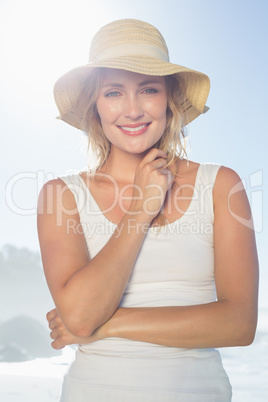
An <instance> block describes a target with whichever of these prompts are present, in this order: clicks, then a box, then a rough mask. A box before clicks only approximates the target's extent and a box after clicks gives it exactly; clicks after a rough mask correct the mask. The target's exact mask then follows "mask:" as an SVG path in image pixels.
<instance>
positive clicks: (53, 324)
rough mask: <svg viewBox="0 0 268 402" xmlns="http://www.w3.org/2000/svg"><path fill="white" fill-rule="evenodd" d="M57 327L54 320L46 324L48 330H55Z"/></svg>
mask: <svg viewBox="0 0 268 402" xmlns="http://www.w3.org/2000/svg"><path fill="white" fill-rule="evenodd" d="M58 326H59V324H58V322H57V320H55V319H54V318H53V319H52V320H50V321H49V323H48V327H49V328H50V329H55V328H57V327H58Z"/></svg>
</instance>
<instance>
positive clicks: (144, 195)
mask: <svg viewBox="0 0 268 402" xmlns="http://www.w3.org/2000/svg"><path fill="white" fill-rule="evenodd" d="M166 158H167V155H166V154H165V152H164V151H162V150H160V149H156V148H153V149H151V150H150V151H149V152H148V153H147V154H146V156H145V157H144V158H143V160H142V161H141V162H140V163H139V165H138V167H137V169H136V174H135V180H134V191H133V196H132V203H131V206H130V209H129V212H130V213H140V212H145V214H146V215H148V216H150V219H151V220H153V218H154V217H155V216H156V215H157V214H158V213H159V211H160V209H161V207H162V205H163V203H164V200H165V197H166V193H167V191H168V190H169V189H170V187H171V186H172V183H173V181H174V175H173V174H172V173H171V171H170V170H169V169H167V168H166V167H165V166H166V163H167V162H166Z"/></svg>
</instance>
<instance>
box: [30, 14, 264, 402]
mask: <svg viewBox="0 0 268 402" xmlns="http://www.w3.org/2000/svg"><path fill="white" fill-rule="evenodd" d="M209 86H210V83H209V78H208V77H207V76H206V75H205V74H202V73H199V72H197V71H193V70H191V69H188V68H186V67H182V66H180V65H176V64H172V63H170V61H169V56H168V50H167V47H166V44H165V41H164V39H163V37H162V36H161V34H160V33H159V31H158V30H157V29H156V28H155V27H153V26H152V25H150V24H147V23H145V22H142V21H137V20H131V19H130V20H128V19H127V20H119V21H114V22H112V23H110V24H108V25H106V26H104V27H103V28H102V29H101V30H100V31H99V32H98V33H97V34H96V36H95V37H94V39H93V41H92V45H91V50H90V60H89V63H88V64H87V65H85V66H81V67H77V68H75V69H73V70H71V71H69V72H68V73H66V74H65V75H64V76H62V77H61V78H60V79H59V80H58V81H57V82H56V84H55V88H54V93H55V100H56V103H57V106H58V109H59V112H60V118H61V119H62V120H63V121H65V122H67V123H68V124H71V125H72V126H74V127H76V128H78V129H81V130H83V131H85V132H86V133H87V135H88V140H89V148H90V151H91V155H92V154H93V155H94V158H95V166H94V167H93V168H91V169H90V170H88V171H86V172H80V173H79V174H72V175H67V176H64V177H61V178H58V179H55V180H52V181H49V182H48V183H46V184H45V186H44V187H43V189H42V190H41V193H40V197H39V205H38V209H39V212H38V231H39V239H40V247H41V253H42V260H43V266H44V271H45V275H46V279H47V282H48V286H49V289H50V292H51V294H52V297H53V299H54V302H55V309H54V310H52V311H50V312H49V313H48V315H47V319H48V322H49V327H50V329H51V338H52V339H53V342H52V346H53V347H54V348H55V349H60V348H63V347H64V346H65V345H68V344H78V347H77V352H76V358H75V361H74V362H73V363H72V364H71V366H70V367H69V370H68V372H67V373H66V376H65V379H64V384H63V390H62V395H61V401H62V402H74V401H75V402H86V401H103V402H104V401H105V402H106V401H116V402H120V401H128V402H137V401H139V402H142V401H146V402H149V401H153V402H160V401H161V402H166V401H183V402H184V401H185V402H189V401H196V402H202V401H204V402H212V401H214V402H221V401H222V402H223V401H224V402H227V401H230V400H231V394H232V391H231V385H230V383H229V380H228V376H227V374H226V372H225V370H224V369H223V366H222V363H221V359H220V355H219V352H218V351H217V350H216V349H215V348H220V347H225V346H242V345H249V344H250V343H251V342H252V341H253V339H254V334H255V329H256V321H257V288H258V261H257V255H256V246H255V238H254V230H253V224H252V217H251V212H250V207H249V203H248V200H247V197H246V193H245V190H244V189H243V186H242V183H241V181H240V179H239V177H238V175H237V174H236V173H235V172H234V171H233V170H231V169H228V168H226V167H223V166H219V165H217V164H203V163H201V164H199V163H195V162H192V161H189V160H188V158H187V157H186V154H185V144H184V127H185V126H186V125H187V124H189V123H190V122H191V121H192V120H194V119H195V118H197V117H198V116H199V115H200V114H202V113H204V112H205V111H207V107H206V100H207V97H208V93H209ZM90 163H91V165H92V160H91V161H90Z"/></svg>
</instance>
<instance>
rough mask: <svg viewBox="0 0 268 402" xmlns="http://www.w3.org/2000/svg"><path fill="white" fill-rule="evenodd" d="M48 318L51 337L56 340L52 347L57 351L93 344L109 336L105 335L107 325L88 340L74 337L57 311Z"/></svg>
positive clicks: (49, 313)
mask: <svg viewBox="0 0 268 402" xmlns="http://www.w3.org/2000/svg"><path fill="white" fill-rule="evenodd" d="M46 318H47V321H48V326H49V328H50V329H51V332H50V337H51V338H52V339H54V340H53V342H52V343H51V346H52V347H53V348H54V349H56V350H59V349H63V348H64V347H65V346H66V345H75V344H78V343H79V344H85V343H92V342H95V341H97V340H100V339H103V338H105V337H106V336H107V335H106V333H105V324H104V325H102V326H101V327H99V328H97V329H96V330H95V331H94V332H93V334H92V335H91V336H89V337H87V338H79V337H77V336H74V335H73V334H71V332H69V331H68V330H67V328H66V327H65V325H64V324H63V322H62V320H61V318H60V316H59V314H58V312H57V309H53V310H51V311H49V312H48V313H47V316H46Z"/></svg>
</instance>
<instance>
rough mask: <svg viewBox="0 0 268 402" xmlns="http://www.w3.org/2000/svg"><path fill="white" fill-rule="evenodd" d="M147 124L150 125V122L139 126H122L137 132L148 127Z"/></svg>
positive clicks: (124, 128)
mask: <svg viewBox="0 0 268 402" xmlns="http://www.w3.org/2000/svg"><path fill="white" fill-rule="evenodd" d="M146 126H148V124H143V125H142V126H139V127H124V126H121V128H122V129H123V130H126V131H132V132H135V131H139V130H142V129H143V128H144V127H146Z"/></svg>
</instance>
